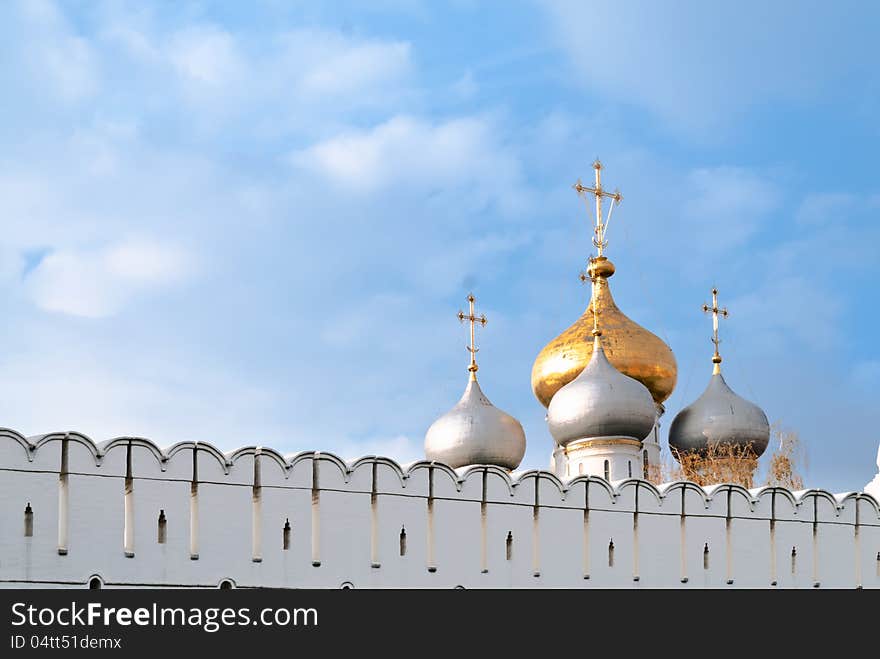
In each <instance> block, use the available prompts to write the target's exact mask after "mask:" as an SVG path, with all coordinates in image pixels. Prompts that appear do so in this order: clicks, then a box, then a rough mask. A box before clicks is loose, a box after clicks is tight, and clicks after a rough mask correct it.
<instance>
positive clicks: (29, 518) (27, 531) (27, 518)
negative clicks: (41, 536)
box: [24, 501, 34, 538]
mask: <svg viewBox="0 0 880 659" xmlns="http://www.w3.org/2000/svg"><path fill="white" fill-rule="evenodd" d="M33 536H34V509H33V508H31V502H30V501H28V503H27V505H26V506H25V507H24V537H25V538H32V537H33Z"/></svg>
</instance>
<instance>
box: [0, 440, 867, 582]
mask: <svg viewBox="0 0 880 659" xmlns="http://www.w3.org/2000/svg"><path fill="white" fill-rule="evenodd" d="M90 583H91V584H93V585H99V584H100V585H102V586H104V587H113V586H144V587H210V588H214V587H217V586H219V585H224V586H226V585H228V586H234V587H261V586H270V587H289V588H296V587H326V588H339V587H355V588H365V587H366V588H370V587H437V588H452V587H457V586H460V587H465V588H480V587H511V586H513V587H566V588H595V587H617V588H655V587H684V588H694V587H697V588H703V587H711V588H738V587H762V588H763V587H771V588H772V587H776V588H792V587H798V588H858V587H865V588H878V587H880V509H878V503H877V501H876V500H875V499H874V498H873V497H872V496H870V495H867V494H863V493H856V492H852V493H846V494H837V495H835V494H831V493H829V492H826V491H823V490H805V491H802V492H789V491H788V490H785V489H782V488H761V489H756V490H745V489H743V488H741V487H738V486H735V485H718V486H714V487H712V488H707V489H703V488H700V487H698V486H696V485H694V484H693V483H687V482H674V483H668V484H665V485H662V486H660V487H655V486H654V485H652V484H651V483H649V482H647V481H643V480H638V479H627V480H622V481H617V482H614V483H608V482H606V481H605V480H603V479H601V478H597V477H595V476H591V477H588V476H580V477H576V478H573V479H571V480H570V481H567V482H563V481H560V480H559V479H558V478H557V477H556V476H555V475H553V474H552V473H550V472H546V471H525V472H521V473H518V474H515V475H514V476H513V477H511V476H510V475H508V474H507V473H506V472H504V471H503V470H501V469H498V468H496V467H482V466H477V467H471V468H468V469H466V470H460V471H459V472H455V471H453V470H451V469H449V468H448V467H446V466H445V465H442V464H439V463H431V462H417V463H414V464H412V465H409V466H408V467H407V468H406V469H404V468H402V467H400V466H399V465H397V464H396V463H395V462H393V461H391V460H388V459H386V458H379V457H365V458H362V459H360V460H357V461H355V462H353V463H345V462H343V461H342V460H340V459H339V458H338V457H336V456H334V455H332V454H329V453H317V452H307V453H298V454H296V455H293V456H290V457H285V456H282V455H280V454H279V453H277V452H276V451H273V450H271V449H267V448H257V447H247V448H241V449H238V450H237V451H234V452H232V453H228V454H223V453H221V452H220V451H218V450H217V449H216V448H214V447H213V446H211V445H210V444H206V443H192V442H185V443H180V444H176V445H174V446H172V447H170V448H169V449H167V450H165V451H162V450H160V449H159V448H157V447H156V446H155V445H154V444H153V443H152V442H150V441H149V440H145V439H138V438H118V439H114V440H111V441H109V442H106V443H103V444H99V445H96V444H95V443H94V442H92V441H91V440H90V439H89V438H88V437H85V436H83V435H80V434H78V433H73V432H71V433H57V434H51V435H44V436H40V437H30V438H26V437H23V436H22V435H20V434H18V433H16V432H15V431H12V430H0V585H3V586H6V587H27V586H35V587H55V586H61V587H64V586H67V587H86V586H88V585H89V584H90Z"/></svg>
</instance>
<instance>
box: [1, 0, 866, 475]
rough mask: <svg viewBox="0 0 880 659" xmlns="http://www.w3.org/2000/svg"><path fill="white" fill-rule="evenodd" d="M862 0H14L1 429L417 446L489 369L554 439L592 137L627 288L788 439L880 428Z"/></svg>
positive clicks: (690, 381) (828, 467) (533, 436)
mask: <svg viewBox="0 0 880 659" xmlns="http://www.w3.org/2000/svg"><path fill="white" fill-rule="evenodd" d="M767 4H770V5H771V6H766V5H767ZM878 27H880V10H878V9H877V7H876V6H874V5H872V4H870V3H849V4H848V3H843V4H842V5H840V6H836V7H835V9H834V11H831V9H829V6H828V5H827V3H824V4H823V3H818V2H814V3H808V2H796V3H794V2H792V3H785V2H776V3H736V4H730V5H729V6H721V5H720V4H719V3H699V2H693V3H691V2H678V3H674V4H669V3H664V4H663V5H661V4H660V3H648V2H645V3H635V2H634V3H626V4H624V3H604V4H595V3H580V2H572V3H566V2H548V3H542V2H523V3H476V2H453V3H450V4H445V5H444V4H440V3H433V2H432V3H428V2H424V3H423V2H416V1H415V0H413V1H412V2H391V1H388V2H374V3H355V2H350V3H345V2H342V3H333V4H332V5H329V4H326V5H319V4H317V3H311V2H303V3H296V2H281V1H280V0H278V1H263V2H255V3H232V2H227V3H210V2H193V3H171V2H158V3H152V4H145V3H138V2H91V1H89V2H86V1H85V0H83V1H73V0H71V1H68V2H57V3H52V2H43V1H39V0H34V1H30V2H4V3H2V4H0V37H2V38H0V57H2V59H0V62H2V65H0V84H2V89H3V102H2V103H0V146H2V148H0V228H2V232H0V301H2V308H3V313H4V316H5V320H6V322H5V323H3V325H2V326H0V327H2V345H3V349H2V351H0V364H2V368H3V372H4V374H5V377H4V378H3V380H2V384H0V412H2V420H0V425H4V426H7V427H12V428H15V429H17V430H19V431H21V432H23V433H25V434H37V433H42V432H48V431H52V430H66V429H76V430H80V431H81V432H84V433H86V434H88V435H90V436H91V437H93V438H94V439H96V440H98V441H101V440H104V439H107V438H110V437H113V436H117V435H140V436H147V437H151V438H153V439H154V440H155V441H156V442H157V443H159V444H163V445H165V444H171V443H173V442H176V441H182V440H187V439H198V440H203V441H210V442H213V443H215V444H217V445H218V446H220V447H221V448H223V449H227V450H228V449H232V448H235V447H237V446H240V445H248V444H262V445H267V446H274V447H276V448H278V449H280V450H283V451H285V452H293V451H297V450H306V449H319V450H328V451H334V452H338V453H340V454H341V455H343V456H346V457H354V456H357V455H360V454H365V453H381V454H386V455H390V456H391V457H394V458H397V459H398V460H401V461H406V460H411V459H415V458H418V457H420V456H421V455H422V440H423V437H424V432H425V430H426V429H427V427H428V426H429V425H430V423H431V422H432V421H433V419H434V418H436V417H437V416H438V415H439V414H441V413H442V412H444V411H445V410H446V409H448V408H449V407H450V406H451V405H452V404H453V403H454V402H455V401H456V400H457V399H458V397H459V396H460V394H461V391H462V390H463V388H464V385H465V381H466V370H465V368H466V365H467V359H468V355H467V353H466V351H465V350H464V344H465V342H466V330H465V328H463V327H461V326H460V325H459V324H458V322H457V320H456V319H455V313H456V312H457V311H458V309H459V307H461V306H462V305H464V304H465V299H464V298H465V296H466V295H467V293H468V292H469V291H473V292H474V294H475V295H476V296H477V306H478V309H479V310H481V311H483V312H485V313H486V314H487V316H488V317H489V324H488V325H487V326H486V328H485V329H484V330H482V331H481V332H480V335H479V343H480V345H481V351H480V355H479V357H480V364H481V369H480V377H481V383H482V385H483V388H484V390H485V392H486V393H487V394H488V396H489V397H490V398H491V399H492V400H493V402H494V403H495V404H496V405H498V406H499V407H501V408H502V409H505V410H506V411H508V412H510V413H512V414H514V415H515V416H517V417H518V418H519V419H520V420H521V421H522V423H523V425H524V427H525V429H526V436H527V440H528V450H527V453H526V458H525V460H524V463H523V464H524V466H527V467H539V466H540V467H543V466H546V465H547V463H548V457H549V452H550V448H551V439H550V435H549V433H548V431H547V429H546V426H545V424H544V420H543V416H544V409H543V408H542V407H541V406H540V405H539V404H538V403H537V401H536V400H535V399H534V397H533V396H532V393H531V389H530V385H529V376H530V371H531V364H532V361H533V359H534V357H535V355H536V354H537V353H538V351H539V350H540V348H541V347H542V346H543V345H544V344H545V343H546V342H547V341H549V340H550V339H551V338H553V337H554V336H556V335H557V334H558V333H559V332H560V331H561V330H562V329H564V328H565V327H567V326H568V325H569V324H570V323H571V322H572V321H573V320H574V319H575V318H576V317H577V316H578V315H579V314H580V313H581V311H582V310H583V308H584V306H585V305H586V303H587V299H588V295H589V291H588V290H587V289H586V288H584V287H582V286H581V285H580V284H579V282H578V280H577V274H578V272H579V270H581V269H582V268H583V266H584V263H585V261H586V259H587V257H588V256H589V254H590V251H591V246H590V242H589V240H590V226H589V224H588V223H589V218H588V216H587V215H586V212H585V210H584V208H583V206H582V205H581V204H580V203H579V202H578V200H577V197H576V196H575V194H574V192H573V191H572V190H571V187H570V186H571V184H572V183H573V182H574V181H575V179H577V178H578V177H579V176H580V177H584V178H588V177H589V176H590V175H591V169H590V164H591V163H592V161H593V159H594V158H595V157H597V156H599V157H601V158H602V160H603V162H604V163H605V165H606V168H607V169H606V181H607V182H608V184H609V185H610V186H611V187H619V188H620V189H621V191H622V192H623V193H624V196H625V200H624V202H623V204H622V205H621V207H620V209H619V210H618V211H616V212H615V221H614V223H613V224H612V227H611V229H610V231H609V236H608V237H609V240H610V245H609V248H608V255H609V256H610V257H611V258H612V260H614V262H615V264H616V265H617V269H618V271H617V274H616V275H615V277H614V279H613V280H612V288H613V290H614V294H615V297H616V299H617V302H618V304H619V305H620V307H621V308H622V309H623V310H624V311H625V312H626V313H627V314H628V315H629V316H630V317H631V318H633V319H634V320H636V321H637V322H639V323H641V324H642V325H644V326H645V327H648V328H649V329H651V330H652V331H654V332H655V333H657V334H658V335H659V336H661V337H662V338H664V339H665V340H666V341H667V342H668V343H669V344H670V345H671V346H672V349H673V350H674V352H675V354H676V357H677V359H678V363H679V382H678V386H677V388H676V390H675V392H674V393H673V395H672V397H671V398H670V400H669V401H668V403H667V409H668V415H667V417H666V418H665V424H664V430H665V429H666V428H668V425H669V421H671V418H672V416H673V415H674V414H675V413H676V412H677V411H678V410H679V409H681V407H682V406H684V405H686V404H687V403H689V402H691V401H692V400H693V399H694V398H696V396H697V395H699V393H700V392H701V391H702V389H703V387H704V386H705V383H706V381H707V379H708V377H709V374H710V371H711V364H710V362H709V358H710V356H711V344H710V342H709V336H710V333H711V324H710V322H709V320H708V319H707V318H705V317H704V316H703V314H702V313H701V312H700V305H701V304H702V303H703V302H704V301H705V300H707V299H708V294H709V289H710V288H711V287H712V286H713V285H716V286H718V287H719V288H720V290H721V301H722V303H723V304H726V305H727V306H728V307H729V309H730V311H731V316H730V318H729V319H728V320H727V321H724V322H723V326H722V333H723V334H722V337H723V341H724V342H723V344H722V354H723V355H724V357H725V362H724V368H725V373H726V375H727V379H728V382H729V383H730V385H731V386H732V387H733V388H734V389H735V390H736V391H738V392H739V393H740V394H741V395H743V396H745V397H747V398H749V399H751V400H754V401H756V402H758V403H759V404H760V405H761V406H762V407H763V408H764V409H765V410H766V411H767V414H768V417H769V418H770V419H771V421H775V422H779V423H780V424H782V425H783V426H785V427H787V428H791V429H795V430H797V431H799V432H800V435H801V438H802V440H803V441H804V443H805V444H806V448H807V453H808V459H809V466H808V470H807V476H808V478H807V481H808V484H809V485H811V486H816V487H819V486H821V487H828V488H831V489H833V490H838V491H839V490H852V489H860V488H861V487H862V486H863V485H864V483H866V482H867V481H868V480H869V479H870V478H871V477H872V475H873V474H874V473H875V471H876V466H875V457H876V454H877V446H878V442H880V408H878V405H877V393H876V392H877V390H878V385H880V351H878V347H877V342H876V339H875V337H876V333H877V330H876V327H877V325H878V320H880V312H878V309H877V294H876V286H875V284H876V282H877V280H878V275H880V249H878V241H880V228H878V223H877V217H878V214H880V185H878V183H877V154H878V152H880V149H878V147H880V124H878V122H877V116H878V115H880V75H878V73H877V65H876V62H877V61H878V57H877V46H876V34H877V31H878Z"/></svg>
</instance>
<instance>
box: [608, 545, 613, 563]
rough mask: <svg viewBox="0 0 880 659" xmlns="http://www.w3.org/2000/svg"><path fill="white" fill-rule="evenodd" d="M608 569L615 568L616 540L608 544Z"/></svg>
mask: <svg viewBox="0 0 880 659" xmlns="http://www.w3.org/2000/svg"><path fill="white" fill-rule="evenodd" d="M608 567H614V538H612V539H611V542H609V543H608Z"/></svg>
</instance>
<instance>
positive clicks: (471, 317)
mask: <svg viewBox="0 0 880 659" xmlns="http://www.w3.org/2000/svg"><path fill="white" fill-rule="evenodd" d="M475 300H476V298H474V296H473V294H471V295H468V296H467V301H468V304H469V305H470V313H467V314H466V313H465V312H464V311H459V312H458V320H459V321H460V322H462V323H463V322H464V321H466V320H467V321H468V322H470V324H471V344H470V345H469V346H468V347H467V349H468V352H469V353H471V363H470V366H468V371H470V373H471V377H476V372H477V368H479V367H478V366H477V359H476V357H477V352H478V351H479V350H480V349H479V348H478V347H477V346H476V341H475V338H476V337H475V335H474V326H475V325H476V324H477V323H479V324H480V325H482V326H483V327H485V326H486V323H487V322H488V320H486V316H485V315H483V314H480V315H479V316H477V315H476V314H475V313H474V301H475Z"/></svg>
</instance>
